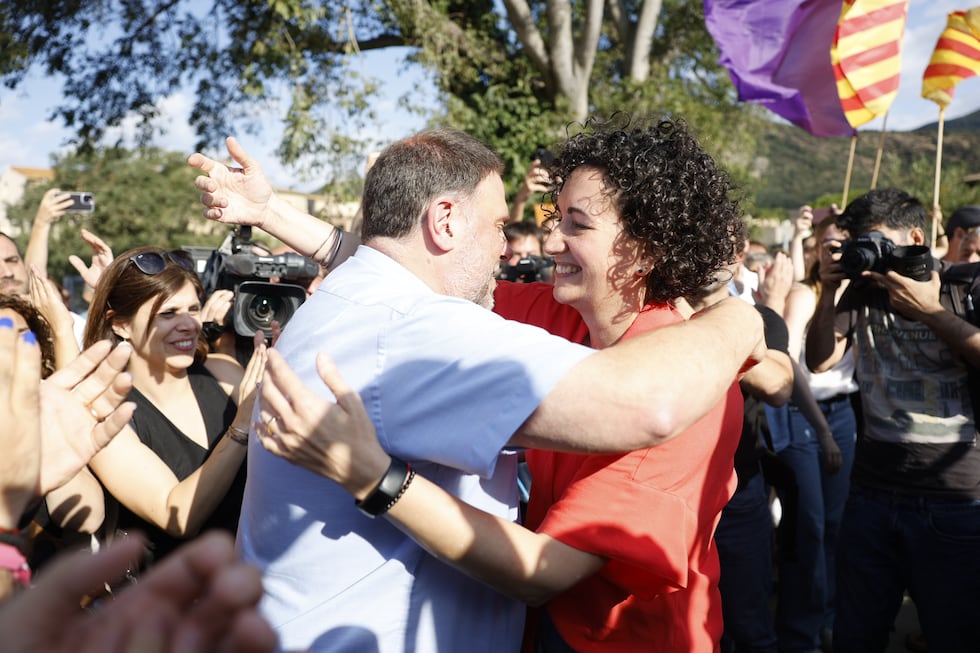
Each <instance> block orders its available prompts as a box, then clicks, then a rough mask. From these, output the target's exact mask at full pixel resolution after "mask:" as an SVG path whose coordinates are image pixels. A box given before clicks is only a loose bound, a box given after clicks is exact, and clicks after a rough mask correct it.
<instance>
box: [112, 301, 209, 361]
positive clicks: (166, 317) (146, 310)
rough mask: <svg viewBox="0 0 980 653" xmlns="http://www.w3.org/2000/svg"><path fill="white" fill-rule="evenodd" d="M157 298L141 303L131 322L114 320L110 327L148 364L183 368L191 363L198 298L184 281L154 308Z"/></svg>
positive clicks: (198, 324) (197, 329)
mask: <svg viewBox="0 0 980 653" xmlns="http://www.w3.org/2000/svg"><path fill="white" fill-rule="evenodd" d="M155 303H156V298H153V299H150V300H149V301H147V302H145V303H144V304H143V305H142V306H140V308H139V310H138V311H137V312H136V315H135V316H134V317H133V320H132V322H130V323H117V324H115V325H114V326H113V330H114V331H115V332H116V334H117V335H119V336H121V337H123V338H125V339H126V340H128V341H129V342H130V344H131V345H132V346H133V351H134V353H135V354H136V355H137V356H140V357H142V358H143V359H145V360H146V361H147V362H148V363H150V365H151V366H158V365H163V366H165V367H167V368H170V369H186V368H188V367H190V365H191V364H192V363H193V362H194V353H195V351H196V349H197V339H198V335H199V334H200V332H201V318H200V312H201V300H200V298H199V297H198V296H197V291H196V290H195V288H194V286H193V285H192V284H191V283H189V282H188V283H186V284H185V285H184V286H183V287H182V288H181V289H180V290H178V291H177V292H176V293H175V294H173V295H172V296H170V297H168V298H167V299H166V300H164V301H163V303H161V304H160V306H159V308H157V309H156V311H154V310H153V309H154V304H155Z"/></svg>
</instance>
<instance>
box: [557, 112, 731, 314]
mask: <svg viewBox="0 0 980 653" xmlns="http://www.w3.org/2000/svg"><path fill="white" fill-rule="evenodd" d="M583 127H584V129H583V130H582V131H581V132H579V133H576V134H575V135H573V136H571V137H570V138H569V139H568V140H567V141H566V142H565V143H564V144H563V145H562V146H560V148H559V149H558V151H557V152H556V156H555V160H554V163H553V164H552V165H551V166H549V171H550V172H551V175H552V178H553V179H557V180H558V183H557V186H556V188H555V190H554V192H553V200H557V199H558V196H559V195H560V194H561V191H562V184H563V181H562V180H566V179H568V178H569V176H570V175H571V173H572V172H573V171H574V170H575V169H576V168H579V167H580V166H589V167H593V168H597V169H598V170H600V171H602V172H603V174H604V176H605V178H606V180H607V182H608V183H609V184H610V186H611V187H612V188H614V189H615V196H614V197H613V198H612V199H613V201H614V202H615V204H616V207H617V209H618V211H619V215H620V219H621V220H622V223H623V232H624V234H625V235H626V236H627V237H629V238H632V239H634V240H636V241H637V242H639V243H640V244H641V245H642V248H643V254H645V255H647V256H651V257H652V258H653V259H654V260H655V261H656V263H655V264H654V265H653V269H652V270H651V272H650V273H649V274H648V275H647V277H646V286H647V291H646V301H648V302H650V301H655V302H660V303H666V302H669V301H672V300H674V299H676V298H678V297H684V296H687V295H691V294H693V293H695V292H696V291H697V290H699V289H701V288H703V287H705V286H707V285H709V284H711V283H714V281H715V275H716V273H717V272H718V271H719V270H721V269H722V268H723V267H725V266H726V265H728V264H730V263H732V262H733V261H735V257H736V254H737V251H738V249H740V248H741V245H742V243H743V242H744V241H745V233H746V230H745V223H744V222H743V220H742V210H741V208H740V206H739V201H740V196H739V194H738V193H737V192H736V188H735V186H734V185H733V183H732V181H731V179H730V178H729V176H728V173H726V172H725V171H724V170H723V169H721V168H720V167H719V166H718V164H717V163H715V161H714V159H712V158H711V156H710V155H709V154H708V153H707V152H705V151H704V150H703V149H702V148H701V146H700V145H699V144H698V142H697V140H696V139H695V138H694V136H693V135H692V134H691V132H690V130H689V129H688V127H687V125H686V124H685V123H684V121H683V120H679V119H673V118H669V117H663V118H660V119H658V120H655V121H650V122H646V121H637V120H635V119H633V118H632V117H630V116H629V115H627V114H623V113H617V114H615V115H613V116H612V117H611V118H610V119H609V120H602V119H600V118H596V117H593V118H590V119H588V120H587V121H586V122H585V124H584V126H583Z"/></svg>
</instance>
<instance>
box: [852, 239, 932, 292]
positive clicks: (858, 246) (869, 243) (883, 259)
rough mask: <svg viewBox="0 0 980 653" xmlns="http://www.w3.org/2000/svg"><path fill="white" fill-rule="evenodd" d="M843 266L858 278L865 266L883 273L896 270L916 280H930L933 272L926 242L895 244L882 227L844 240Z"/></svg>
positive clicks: (853, 277) (930, 254)
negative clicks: (881, 229)
mask: <svg viewBox="0 0 980 653" xmlns="http://www.w3.org/2000/svg"><path fill="white" fill-rule="evenodd" d="M838 251H839V252H840V254H841V257H840V268H841V271H842V272H844V274H845V275H847V277H848V278H849V279H858V278H860V277H861V273H862V272H864V271H865V270H869V271H871V272H879V273H881V274H884V273H885V272H887V271H888V270H895V272H898V273H899V274H901V275H902V276H905V277H909V278H910V279H915V280H916V281H928V280H929V278H930V275H931V273H932V252H931V251H929V248H928V247H926V246H925V245H908V246H903V247H900V246H896V245H895V243H893V242H892V241H891V240H889V239H888V237H887V236H885V234H883V233H881V232H880V231H869V232H868V233H866V234H865V235H863V236H859V237H858V238H852V239H850V240H846V241H844V244H843V245H841V247H840V249H839V250H838Z"/></svg>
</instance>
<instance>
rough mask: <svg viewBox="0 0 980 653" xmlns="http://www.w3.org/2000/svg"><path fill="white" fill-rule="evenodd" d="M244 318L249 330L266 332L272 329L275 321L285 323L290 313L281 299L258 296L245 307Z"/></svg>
mask: <svg viewBox="0 0 980 653" xmlns="http://www.w3.org/2000/svg"><path fill="white" fill-rule="evenodd" d="M243 317H244V318H245V323H246V324H248V326H249V328H251V329H253V330H255V331H258V330H262V331H266V330H268V329H270V328H271V327H272V321H273V320H278V321H279V322H280V323H285V321H286V318H288V317H289V311H288V310H287V308H286V307H285V306H284V305H283V302H282V299H281V298H279V297H267V296H264V295H256V296H254V297H252V300H251V301H250V302H249V303H248V305H247V306H246V307H245V311H244V315H243Z"/></svg>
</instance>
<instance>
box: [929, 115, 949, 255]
mask: <svg viewBox="0 0 980 653" xmlns="http://www.w3.org/2000/svg"><path fill="white" fill-rule="evenodd" d="M945 118H946V107H944V106H941V107H939V129H938V133H937V135H936V178H935V180H934V181H933V185H932V208H933V209H938V208H939V176H940V171H941V170H942V167H943V122H944V121H945ZM933 213H935V211H933ZM938 233H939V225H938V224H937V221H936V220H933V221H932V246H933V247H935V246H936V237H937V235H938Z"/></svg>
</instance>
